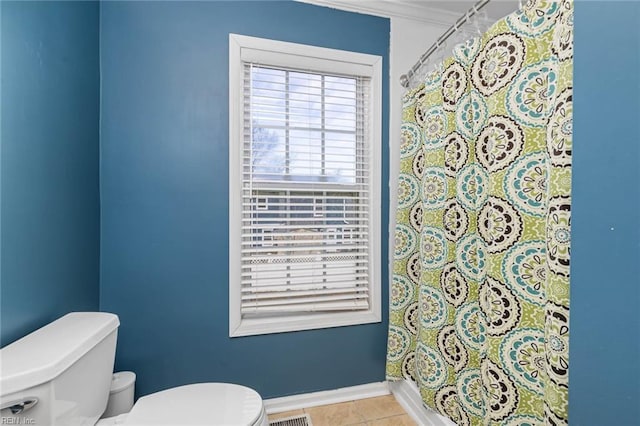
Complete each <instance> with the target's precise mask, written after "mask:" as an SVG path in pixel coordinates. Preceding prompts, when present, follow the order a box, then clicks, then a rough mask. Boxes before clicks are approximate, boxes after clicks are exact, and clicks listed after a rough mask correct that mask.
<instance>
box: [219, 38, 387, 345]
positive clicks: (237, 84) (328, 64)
mask: <svg viewBox="0 0 640 426" xmlns="http://www.w3.org/2000/svg"><path fill="white" fill-rule="evenodd" d="M243 62H259V63H262V64H265V65H271V66H277V67H287V68H294V69H308V70H313V71H316V72H327V73H341V74H349V75H360V76H364V77H368V78H370V79H371V80H370V84H371V86H370V105H369V111H370V114H371V115H370V117H369V120H368V123H369V129H368V131H369V135H370V136H371V141H370V143H371V145H370V147H371V149H370V150H369V153H370V158H369V166H370V168H371V170H370V176H371V182H372V184H371V186H370V190H371V193H370V194H369V200H370V201H369V212H371V218H370V228H369V241H371V244H372V246H371V247H370V254H369V256H370V259H369V264H370V269H369V294H370V304H369V309H368V310H360V311H352V312H338V313H325V312H312V313H304V314H299V315H283V316H275V317H274V316H270V317H268V318H266V317H265V318H242V315H241V274H240V271H241V250H240V249H241V217H242V197H241V193H242V191H241V189H242V186H241V185H242V167H241V158H242V157H241V155H242V153H241V151H242V146H243V143H242V138H243V117H244V110H243V100H244V98H243V93H242V84H243V72H244V71H243ZM381 123H382V57H381V56H376V55H369V54H363V53H356V52H349V51H344V50H335V49H328V48H321V47H317V46H309V45H302V44H296V43H288V42H282V41H275V40H268V39H262V38H256V37H248V36H243V35H237V34H229V336H230V337H238V336H250V335H259V334H270V333H279V332H287V331H297V330H312V329H319V328H329V327H339V326H347V325H356V324H368V323H376V322H380V321H381V320H382V305H381V291H382V288H381V269H380V266H381V262H382V259H381V254H380V253H381V238H380V237H381V229H380V226H381V225H380V221H381V214H382V205H381V192H382V182H381V159H380V156H381V151H382V124H381Z"/></svg>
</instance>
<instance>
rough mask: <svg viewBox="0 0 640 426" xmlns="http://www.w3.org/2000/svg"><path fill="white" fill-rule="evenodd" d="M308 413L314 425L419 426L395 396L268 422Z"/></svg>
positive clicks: (280, 415)
mask: <svg viewBox="0 0 640 426" xmlns="http://www.w3.org/2000/svg"><path fill="white" fill-rule="evenodd" d="M304 413H306V414H309V416H310V417H311V422H312V423H313V426H351V425H359V426H365V425H366V426H416V425H417V423H416V422H414V421H413V420H412V419H411V417H409V416H408V415H407V413H405V411H404V409H403V408H402V407H401V406H400V404H398V402H397V401H396V399H395V398H394V397H393V395H386V396H379V397H376V398H367V399H360V400H357V401H349V402H342V403H340V404H331V405H321V406H319V407H312V408H305V409H304V410H294V411H285V412H282V413H275V414H271V415H269V420H276V419H282V418H286V417H292V416H296V415H300V414H304Z"/></svg>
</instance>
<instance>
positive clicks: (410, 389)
mask: <svg viewBox="0 0 640 426" xmlns="http://www.w3.org/2000/svg"><path fill="white" fill-rule="evenodd" d="M389 389H390V390H391V393H393V396H395V397H396V400H397V401H398V403H399V404H400V405H402V408H404V411H406V412H407V414H408V415H409V416H411V418H412V419H413V420H414V421H415V422H416V423H418V424H419V425H421V426H456V424H455V423H453V422H452V421H451V420H449V419H447V418H446V417H443V416H441V415H440V414H438V413H436V412H435V411H433V410H430V409H429V408H427V407H425V406H424V404H423V403H422V397H421V396H420V391H419V390H418V387H417V386H416V385H415V383H413V382H411V381H409V380H400V381H397V382H389Z"/></svg>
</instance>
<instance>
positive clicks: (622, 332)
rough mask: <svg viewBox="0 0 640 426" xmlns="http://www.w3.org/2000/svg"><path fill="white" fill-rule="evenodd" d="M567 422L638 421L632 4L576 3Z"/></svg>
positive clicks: (639, 166) (636, 62) (639, 220)
mask: <svg viewBox="0 0 640 426" xmlns="http://www.w3.org/2000/svg"><path fill="white" fill-rule="evenodd" d="M575 12H576V13H575V62H574V66H575V75H574V85H575V92H574V95H575V104H574V130H575V134H574V144H573V146H574V154H573V207H572V210H573V213H572V216H573V217H572V235H573V236H572V252H571V262H572V265H571V271H572V272H571V274H572V275H571V355H570V360H571V369H570V373H569V374H570V377H569V390H570V391H569V418H570V421H571V424H573V425H613V424H616V425H635V424H638V423H639V422H640V368H639V364H640V274H639V272H638V265H639V264H640V78H639V75H640V28H639V27H638V23H640V3H638V2H606V1H600V2H586V1H585V2H576V5H575Z"/></svg>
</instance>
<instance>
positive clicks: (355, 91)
mask: <svg viewBox="0 0 640 426" xmlns="http://www.w3.org/2000/svg"><path fill="white" fill-rule="evenodd" d="M242 66H243V73H244V78H243V83H242V97H243V132H242V133H243V134H242V152H241V164H242V178H241V179H242V182H241V188H242V195H241V202H242V209H241V247H240V251H241V254H240V263H241V274H240V283H241V315H242V317H243V318H256V317H269V316H273V315H275V314H295V313H304V312H339V311H357V310H368V309H370V305H371V300H370V299H371V297H370V283H371V274H370V254H371V253H370V248H371V241H370V237H369V235H370V226H371V222H370V217H371V211H370V210H371V207H370V203H369V196H370V190H371V185H372V182H371V178H372V176H371V168H370V160H369V159H370V150H371V141H370V139H371V135H370V134H369V130H368V129H369V128H370V126H369V124H370V123H368V120H369V117H370V111H369V105H370V99H369V97H370V86H371V84H370V82H371V79H370V78H369V77H362V76H349V75H338V74H335V75H332V74H328V73H325V72H322V73H318V72H313V71H305V70H297V69H295V68H282V67H274V66H268V65H260V64H256V63H252V62H243V63H242Z"/></svg>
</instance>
